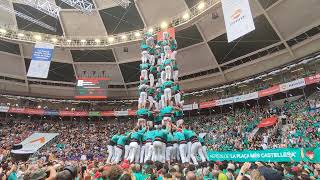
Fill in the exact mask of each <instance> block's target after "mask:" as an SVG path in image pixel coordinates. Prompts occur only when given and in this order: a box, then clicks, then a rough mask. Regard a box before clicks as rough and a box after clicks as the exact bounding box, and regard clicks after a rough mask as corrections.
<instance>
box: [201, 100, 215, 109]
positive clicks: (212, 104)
mask: <svg viewBox="0 0 320 180" xmlns="http://www.w3.org/2000/svg"><path fill="white" fill-rule="evenodd" d="M215 106H216V101H207V102H201V103H200V104H199V108H200V109H205V108H211V107H215Z"/></svg>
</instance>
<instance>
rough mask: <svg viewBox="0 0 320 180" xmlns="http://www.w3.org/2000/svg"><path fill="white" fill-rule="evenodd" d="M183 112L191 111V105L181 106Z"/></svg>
mask: <svg viewBox="0 0 320 180" xmlns="http://www.w3.org/2000/svg"><path fill="white" fill-rule="evenodd" d="M183 110H184V111H190V110H192V104H186V105H183Z"/></svg>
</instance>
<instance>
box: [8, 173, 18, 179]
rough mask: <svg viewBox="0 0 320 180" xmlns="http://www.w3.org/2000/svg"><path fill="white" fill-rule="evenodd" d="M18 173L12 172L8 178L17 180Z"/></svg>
mask: <svg viewBox="0 0 320 180" xmlns="http://www.w3.org/2000/svg"><path fill="white" fill-rule="evenodd" d="M17 179H18V178H17V173H16V172H11V173H10V174H9V176H8V180H17Z"/></svg>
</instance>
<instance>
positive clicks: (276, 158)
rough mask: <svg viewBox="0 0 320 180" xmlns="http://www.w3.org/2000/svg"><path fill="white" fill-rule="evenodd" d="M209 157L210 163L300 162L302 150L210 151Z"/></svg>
mask: <svg viewBox="0 0 320 180" xmlns="http://www.w3.org/2000/svg"><path fill="white" fill-rule="evenodd" d="M319 155H320V154H319ZM208 156H209V160H210V161H224V160H227V161H235V162H257V161H260V162H290V161H291V158H292V159H293V160H294V161H295V162H299V161H300V160H302V157H301V149H299V148H284V149H268V150H244V151H225V152H218V151H209V152H208ZM290 157H291V158H290Z"/></svg>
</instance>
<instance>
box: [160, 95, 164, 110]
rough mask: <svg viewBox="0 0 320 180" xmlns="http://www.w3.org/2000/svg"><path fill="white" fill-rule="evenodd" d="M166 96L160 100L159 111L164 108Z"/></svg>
mask: <svg viewBox="0 0 320 180" xmlns="http://www.w3.org/2000/svg"><path fill="white" fill-rule="evenodd" d="M164 106H165V104H164V95H162V96H161V99H160V100H159V109H162V108H164Z"/></svg>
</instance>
